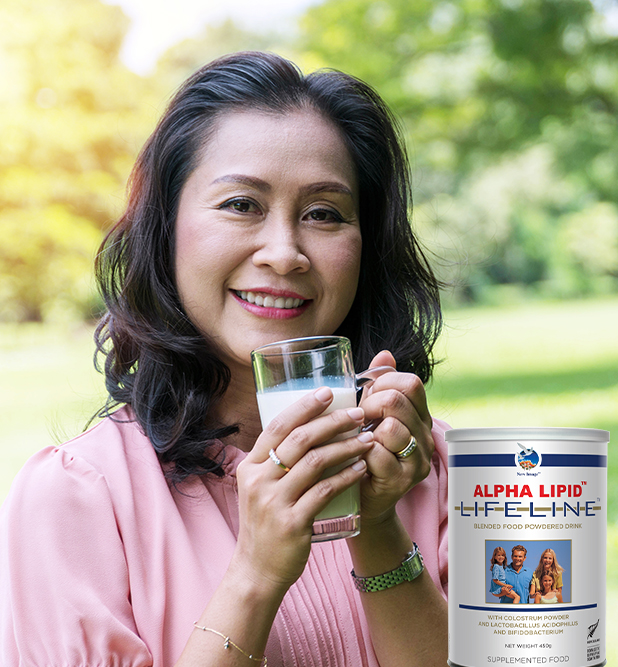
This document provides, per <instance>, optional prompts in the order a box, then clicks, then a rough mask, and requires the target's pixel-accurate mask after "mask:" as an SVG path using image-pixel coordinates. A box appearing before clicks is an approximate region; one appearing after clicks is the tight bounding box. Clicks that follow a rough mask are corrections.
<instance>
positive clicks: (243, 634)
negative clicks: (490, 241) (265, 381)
mask: <svg viewBox="0 0 618 667" xmlns="http://www.w3.org/2000/svg"><path fill="white" fill-rule="evenodd" d="M394 127H395V126H394V123H393V120H392V118H391V116H390V114H389V112H388V110H387V109H386V108H385V107H384V104H383V103H382V101H381V100H380V99H379V97H378V96H377V95H376V94H375V93H374V92H373V91H372V90H371V89H369V88H368V87H367V86H365V85H364V84H362V83H361V82H359V81H357V80H355V79H353V78H351V77H348V76H346V75H343V74H340V73H337V72H328V73H316V74H313V75H310V76H307V77H303V76H302V75H301V74H300V73H299V71H298V70H297V69H296V68H295V66H293V65H292V64H291V63H289V62H287V61H285V60H284V59H282V58H279V57H278V56H275V55H270V54H259V53H244V54H236V55H233V56H229V57H227V58H224V59H222V60H220V61H216V62H214V63H212V64H210V65H208V66H206V67H204V68H203V69H202V70H200V71H198V72H197V73H196V74H195V75H194V76H193V77H191V78H190V79H189V80H188V81H187V82H186V83H185V85H184V86H183V87H182V88H181V89H180V91H179V92H178V93H177V95H176V97H175V98H174V99H173V100H172V102H171V104H170V106H169V108H168V109H167V111H166V113H165V114H164V116H163V118H162V120H161V121H160V123H159V125H158V127H157V128H156V130H155V132H154V133H153V135H152V136H151V138H150V139H149V141H148V142H147V144H146V146H145V147H144V149H143V151H142V153H141V154H140V157H139V158H138V161H137V164H136V167H135V169H134V172H133V176H132V183H131V192H130V198H129V203H128V207H127V211H126V213H125V215H124V216H123V217H122V219H121V220H120V221H119V223H118V225H117V226H116V227H115V228H114V229H113V230H112V231H111V232H110V234H109V235H108V238H107V239H106V241H105V242H104V244H103V247H102V250H101V252H100V254H99V257H98V263H97V271H98V276H99V282H100V285H101V289H102V292H103V295H104V297H105V301H106V305H107V314H106V315H105V317H104V318H103V321H102V323H101V325H100V327H99V328H98V330H97V335H96V336H97V342H98V346H99V350H100V351H101V352H102V353H103V355H104V356H105V376H106V383H107V388H108V391H109V395H110V404H109V405H108V410H107V418H106V419H104V420H103V421H102V422H101V423H100V424H98V425H97V426H95V427H94V428H93V429H91V430H90V431H88V432H86V433H85V434H83V435H82V436H80V437H79V438H77V439H76V440H74V441H72V442H70V443H67V444H66V445H64V446H63V447H60V448H48V449H47V450H44V451H43V452H41V453H40V454H39V455H37V456H35V457H34V458H33V459H32V460H31V461H30V462H29V463H28V465H27V466H26V468H25V470H24V471H22V474H21V475H20V476H19V478H18V479H17V481H16V483H15V485H14V488H13V490H12V493H11V498H10V499H9V501H8V503H7V506H6V508H5V510H4V517H3V529H2V530H3V533H4V534H3V541H2V543H3V544H6V545H8V546H7V547H6V548H5V549H4V551H3V554H2V564H3V567H2V568H1V569H2V574H1V575H0V576H2V577H3V581H2V585H3V587H5V589H6V590H9V592H10V593H9V595H8V596H3V597H4V599H3V602H2V605H3V608H2V618H1V627H2V633H3V640H2V641H3V654H2V658H3V659H2V661H1V662H2V664H3V665H7V666H9V665H17V664H32V665H42V664H45V665H58V666H60V665H62V666H63V667H65V666H77V665H86V664H87V665H123V666H124V665H131V666H146V665H156V666H163V665H165V666H167V665H177V666H178V667H183V666H189V665H203V666H209V665H249V664H258V663H261V664H266V658H267V660H268V664H269V665H271V667H272V666H273V665H275V666H276V665H286V666H288V665H303V666H304V665H312V664H315V665H372V666H375V665H380V666H381V667H386V666H387V665H406V666H410V665H421V664H422V665H434V664H435V665H438V664H444V663H445V661H446V644H447V641H446V606H445V602H444V595H445V589H446V513H447V508H446V467H445V463H444V456H445V454H444V441H443V437H442V436H443V430H444V426H443V425H441V424H439V423H433V422H432V419H431V416H430V415H429V412H428V409H427V405H426V401H425V395H424V390H423V384H422V383H423V382H425V381H427V380H428V378H429V376H430V374H431V367H432V364H431V356H430V353H431V348H432V345H433V342H434V341H435V338H436V336H437V334H438V331H439V328H440V311H439V301H438V290H437V286H436V282H435V279H434V278H433V275H432V273H431V271H430V270H429V268H428V267H427V266H426V263H425V261H424V258H423V256H422V254H421V253H420V251H419V249H418V247H417V245H416V242H415V240H414V238H413V236H412V234H411V232H410V228H409V224H408V209H409V205H410V201H409V185H408V167H407V162H406V158H405V153H404V151H403V149H402V147H401V141H400V139H399V138H398V135H397V132H396V130H395V129H394ZM331 333H337V334H341V335H345V336H348V337H349V338H350V339H351V340H352V345H353V349H354V351H355V355H356V356H355V363H356V365H357V368H358V369H359V370H361V369H363V368H365V367H367V366H368V365H370V364H371V365H390V366H393V367H394V366H395V364H396V365H397V370H398V371H399V372H396V373H395V372H393V373H387V374H385V375H383V376H381V377H380V378H379V379H378V380H377V381H376V382H375V384H374V385H373V387H372V390H371V392H368V393H367V394H366V395H364V396H363V397H362V401H361V403H360V406H359V407H358V408H354V409H351V410H348V411H345V410H339V411H335V412H333V413H332V414H331V415H329V416H321V413H322V412H323V411H324V410H325V409H326V407H327V406H328V405H329V403H330V401H331V400H332V392H331V391H330V390H328V389H325V388H322V389H319V390H317V391H316V392H313V393H312V394H309V395H307V396H306V397H305V398H303V399H302V400H300V401H299V402H298V403H297V404H295V405H294V406H293V407H292V408H290V409H288V410H286V411H284V412H283V413H282V414H281V415H280V417H279V418H278V419H275V420H274V421H273V422H272V423H271V424H270V425H269V426H268V427H267V428H266V429H265V430H264V432H262V430H261V428H260V423H259V417H258V413H257V404H256V399H255V390H254V385H253V380H252V374H251V367H250V358H249V353H250V351H251V349H253V348H255V347H258V346H259V345H262V344H264V343H269V342H273V341H275V340H280V339H285V338H292V337H297V336H308V335H314V334H331ZM112 406H121V407H120V408H119V409H118V410H116V411H115V412H113V413H111V412H110V410H111V407H112ZM363 423H364V424H369V423H371V424H372V425H373V426H374V429H373V432H371V431H365V432H364V433H362V434H360V435H359V436H357V437H354V438H349V439H346V440H343V441H340V442H337V443H334V444H330V445H323V446H321V447H318V445H322V444H323V443H324V442H328V441H330V440H332V439H333V437H334V436H335V435H337V434H339V433H344V432H346V431H349V430H351V429H352V428H354V427H358V426H360V425H361V424H363ZM432 429H433V430H432ZM271 449H272V450H275V451H276V452H277V456H278V457H279V458H280V460H281V461H282V462H283V463H284V464H285V467H286V468H287V469H288V470H289V471H286V470H284V469H283V468H282V467H281V466H278V465H275V463H274V460H273V459H271V458H270V457H269V451H270V450H271ZM356 456H360V457H361V458H360V461H359V462H358V463H356V464H354V465H352V466H349V467H347V468H344V469H343V470H342V471H341V472H340V473H338V474H337V475H335V476H333V477H331V478H329V479H328V480H322V481H320V477H321V473H322V472H323V471H324V470H325V469H326V468H327V467H330V466H333V465H336V464H338V463H341V462H343V461H346V460H348V459H349V458H351V457H356ZM358 480H361V525H362V529H361V534H360V535H359V536H358V537H356V538H353V539H350V540H347V541H343V540H339V541H335V542H329V543H325V544H320V545H317V544H316V545H313V547H311V542H310V539H311V525H312V522H313V517H315V516H316V514H317V513H318V512H319V511H320V510H321V509H322V508H323V507H324V506H325V505H326V504H327V503H328V502H329V500H330V499H331V498H332V497H334V496H335V495H337V494H338V493H339V492H341V491H343V490H344V489H345V488H347V487H349V486H350V485H352V484H354V483H355V482H357V481H358ZM5 538H6V539H5ZM412 538H414V539H415V540H416V542H418V544H419V546H420V551H422V553H423V555H424V557H425V568H424V570H422V568H421V566H420V563H421V559H420V557H419V555H418V554H417V553H416V548H415V546H414V545H413V542H412ZM404 561H405V562H406V563H411V562H412V561H414V563H415V564H416V566H417V568H416V571H415V573H414V578H413V579H412V575H410V576H409V577H408V579H410V580H406V581H403V583H399V578H400V577H399V574H400V573H401V572H403V571H404V569H405V566H406V563H404ZM352 569H354V575H355V578H353V577H352V576H351V575H350V571H351V570H352ZM393 570H396V571H397V573H398V574H397V576H396V577H394V576H390V575H389V576H387V577H383V576H382V575H384V574H385V573H389V572H390V571H393ZM421 570H422V571H421ZM419 572H420V574H419ZM417 574H418V575H419V576H416V575H417ZM387 580H388V581H389V583H388V587H386V588H385V590H378V591H377V592H361V591H360V590H357V588H358V589H365V590H371V589H372V587H378V588H382V587H383V585H384V582H385V581H387ZM355 582H356V587H355ZM393 582H395V583H397V584H398V585H394V583H393ZM384 586H385V585H384Z"/></svg>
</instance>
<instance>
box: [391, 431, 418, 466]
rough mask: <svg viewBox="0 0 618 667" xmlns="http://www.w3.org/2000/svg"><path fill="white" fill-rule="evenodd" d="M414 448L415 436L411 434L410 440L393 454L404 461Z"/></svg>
mask: <svg viewBox="0 0 618 667" xmlns="http://www.w3.org/2000/svg"><path fill="white" fill-rule="evenodd" d="M415 449H416V438H415V437H414V436H412V437H411V438H410V442H409V443H408V444H407V445H406V446H405V447H404V448H403V449H402V450H401V451H400V452H397V453H396V454H395V456H396V457H397V458H398V459H399V460H400V461H404V460H405V459H407V458H408V457H409V456H412V454H413V453H414V450H415Z"/></svg>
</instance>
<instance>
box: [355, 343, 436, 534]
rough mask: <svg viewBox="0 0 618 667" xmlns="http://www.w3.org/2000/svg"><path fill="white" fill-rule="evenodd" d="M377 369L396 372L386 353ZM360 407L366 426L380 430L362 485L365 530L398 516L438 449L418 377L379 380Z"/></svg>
mask: <svg viewBox="0 0 618 667" xmlns="http://www.w3.org/2000/svg"><path fill="white" fill-rule="evenodd" d="M376 366H392V367H393V368H395V366H396V364H395V359H394V358H393V355H392V354H391V353H390V352H388V351H383V352H379V353H378V354H377V355H376V356H375V357H374V358H373V360H372V362H371V364H370V366H369V367H370V368H374V367H376ZM360 406H361V407H362V408H363V410H364V411H365V423H367V424H368V423H369V422H372V423H373V424H377V426H375V427H374V428H373V434H374V439H375V446H374V447H373V448H372V449H371V450H370V451H369V452H368V453H367V454H366V455H365V457H364V458H365V460H366V461H367V474H366V475H365V477H364V478H363V480H362V481H361V516H362V523H363V526H367V525H370V524H371V523H372V522H376V523H379V522H381V521H383V520H385V519H387V518H388V517H389V516H390V515H394V512H395V504H396V503H397V501H398V500H399V499H400V498H401V497H402V496H403V495H404V494H406V493H407V492H408V491H409V490H410V489H411V488H412V487H413V486H415V485H416V484H418V483H419V482H421V481H422V480H423V479H425V477H427V475H429V472H430V470H431V457H432V455H433V452H434V448H435V445H434V441H433V437H432V434H431V428H432V419H431V415H430V414H429V409H428V408H427V399H426V396H425V388H424V386H423V383H422V382H421V380H420V379H419V378H418V376H416V375H414V374H412V373H397V372H395V373H385V374H384V375H381V376H380V377H379V378H378V379H377V380H376V381H375V382H374V383H373V384H372V385H371V387H369V388H368V389H366V390H365V391H364V393H363V396H362V398H361V402H360ZM412 437H414V438H415V439H416V449H415V450H414V451H413V452H412V454H411V455H410V456H409V457H408V458H405V459H400V458H398V457H397V453H398V452H401V451H402V450H404V449H405V448H406V447H407V445H408V444H409V443H410V440H411V438H412Z"/></svg>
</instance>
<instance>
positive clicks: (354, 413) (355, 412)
mask: <svg viewBox="0 0 618 667" xmlns="http://www.w3.org/2000/svg"><path fill="white" fill-rule="evenodd" d="M348 416H349V417H350V419H353V420H354V421H355V422H359V421H361V419H363V418H364V417H365V411H364V410H363V408H350V409H349V410H348Z"/></svg>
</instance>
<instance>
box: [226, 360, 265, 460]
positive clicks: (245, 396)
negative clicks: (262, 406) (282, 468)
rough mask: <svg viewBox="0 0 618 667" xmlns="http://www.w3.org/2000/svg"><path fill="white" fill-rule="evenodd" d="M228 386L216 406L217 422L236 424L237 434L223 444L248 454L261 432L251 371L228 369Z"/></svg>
mask: <svg viewBox="0 0 618 667" xmlns="http://www.w3.org/2000/svg"><path fill="white" fill-rule="evenodd" d="M230 371H231V376H232V377H231V380H230V384H229V386H228V388H227V390H226V392H225V394H224V396H223V398H222V399H221V400H220V401H219V403H218V404H217V409H216V416H217V420H218V421H219V422H220V423H222V424H238V426H239V429H240V430H239V432H238V433H236V434H235V435H232V436H229V437H227V438H226V439H225V443H226V444H229V445H233V446H234V447H236V448H238V449H240V450H242V451H243V452H249V451H251V449H253V445H254V444H255V441H256V440H257V438H258V436H259V435H260V433H261V432H262V424H261V422H260V415H259V412H258V405H257V399H256V396H255V384H254V383H253V374H252V372H251V369H250V368H249V369H245V368H242V369H237V368H230Z"/></svg>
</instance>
